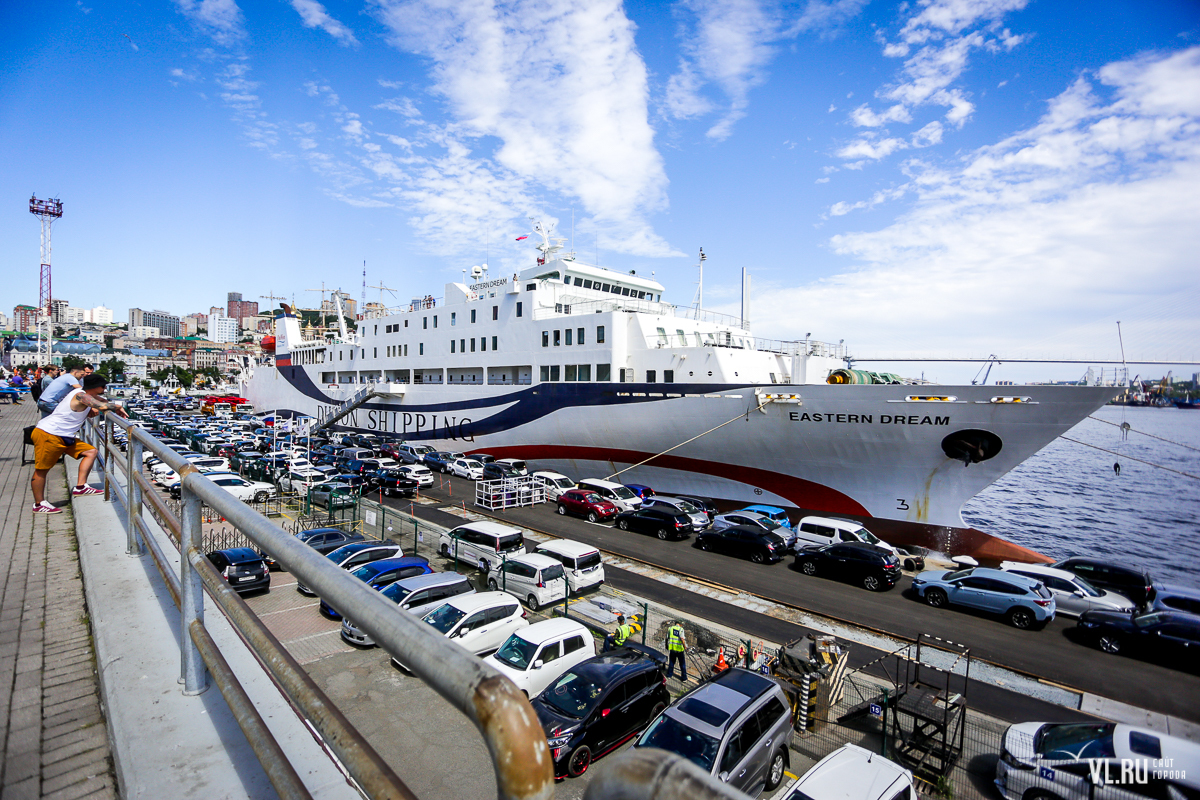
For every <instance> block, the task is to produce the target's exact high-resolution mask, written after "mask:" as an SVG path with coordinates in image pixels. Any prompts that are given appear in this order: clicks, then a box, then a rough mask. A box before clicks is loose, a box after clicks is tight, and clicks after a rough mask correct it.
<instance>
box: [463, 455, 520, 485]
mask: <svg viewBox="0 0 1200 800" xmlns="http://www.w3.org/2000/svg"><path fill="white" fill-rule="evenodd" d="M471 458H475V456H471ZM519 477H521V473H520V472H519V471H517V470H515V469H513V468H512V467H510V466H508V465H507V464H500V463H497V462H496V461H486V462H484V464H483V480H485V481H494V480H499V479H501V478H519Z"/></svg>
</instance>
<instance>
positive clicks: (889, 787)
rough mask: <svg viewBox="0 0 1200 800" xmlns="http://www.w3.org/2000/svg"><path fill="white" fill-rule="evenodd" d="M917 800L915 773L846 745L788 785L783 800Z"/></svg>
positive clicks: (875, 754) (879, 756)
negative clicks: (914, 781)
mask: <svg viewBox="0 0 1200 800" xmlns="http://www.w3.org/2000/svg"><path fill="white" fill-rule="evenodd" d="M847 798H853V799H854V800H917V793H916V790H915V789H914V787H913V774H912V772H911V771H909V770H907V769H905V768H904V767H902V766H900V765H899V764H897V763H895V762H893V761H888V760H887V759H886V758H884V757H883V756H881V755H879V754H877V753H872V752H871V751H869V750H864V749H863V748H861V747H859V746H857V745H853V744H845V745H842V746H841V747H839V748H838V749H837V750H834V751H833V752H832V753H830V754H829V755H827V756H825V758H823V759H821V760H820V761H819V762H817V764H816V765H815V766H814V767H813V768H812V769H810V770H809V771H808V772H806V773H804V775H803V777H801V778H800V779H799V780H797V781H796V782H795V783H793V784H792V785H791V786H790V787H788V790H787V792H786V793H785V794H784V796H783V800H847Z"/></svg>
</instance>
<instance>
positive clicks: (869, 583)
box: [863, 575, 879, 592]
mask: <svg viewBox="0 0 1200 800" xmlns="http://www.w3.org/2000/svg"><path fill="white" fill-rule="evenodd" d="M863 588H864V589H866V590H868V591H871V592H878V591H879V578H877V577H875V576H874V575H868V576H867V577H865V578H863Z"/></svg>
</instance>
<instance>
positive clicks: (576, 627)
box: [514, 617, 588, 644]
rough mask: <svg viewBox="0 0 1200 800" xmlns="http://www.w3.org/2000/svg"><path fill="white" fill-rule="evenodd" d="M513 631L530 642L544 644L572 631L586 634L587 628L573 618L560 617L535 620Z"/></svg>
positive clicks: (564, 636) (561, 637)
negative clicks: (540, 620) (541, 620)
mask: <svg viewBox="0 0 1200 800" xmlns="http://www.w3.org/2000/svg"><path fill="white" fill-rule="evenodd" d="M514 633H516V634H517V635H518V636H520V637H521V638H522V639H524V640H525V641H527V642H529V643H530V644H544V643H545V642H549V641H551V640H553V639H564V638H566V637H567V636H570V635H571V634H574V633H578V634H583V635H585V636H586V635H587V634H588V629H587V628H586V627H584V626H583V625H582V624H580V623H578V622H576V621H575V620H573V619H562V618H561V617H560V618H558V619H548V620H544V621H543V622H535V623H534V624H532V625H527V626H525V627H524V628H521V629H520V630H518V631H514Z"/></svg>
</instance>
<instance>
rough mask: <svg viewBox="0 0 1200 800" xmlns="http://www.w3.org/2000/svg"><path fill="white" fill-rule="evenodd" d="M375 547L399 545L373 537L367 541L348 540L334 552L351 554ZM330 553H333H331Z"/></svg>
mask: <svg viewBox="0 0 1200 800" xmlns="http://www.w3.org/2000/svg"><path fill="white" fill-rule="evenodd" d="M375 547H399V545H398V544H396V543H394V542H380V541H377V540H374V539H371V540H368V541H365V542H348V543H346V544H344V545H342V546H341V547H339V548H338V549H337V550H334V551H333V552H334V553H345V554H346V555H350V554H352V553H361V552H362V551H363V550H370V549H372V548H375ZM330 555H333V553H330Z"/></svg>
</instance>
